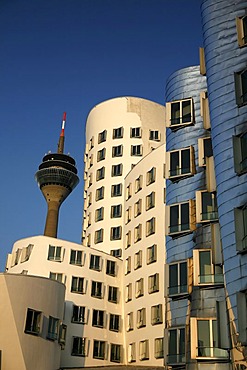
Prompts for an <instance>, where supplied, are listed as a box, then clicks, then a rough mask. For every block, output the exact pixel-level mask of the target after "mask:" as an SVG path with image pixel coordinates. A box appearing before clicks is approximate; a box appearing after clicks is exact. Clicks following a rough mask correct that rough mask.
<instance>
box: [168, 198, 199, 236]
mask: <svg viewBox="0 0 247 370" xmlns="http://www.w3.org/2000/svg"><path fill="white" fill-rule="evenodd" d="M167 218H168V219H167V222H166V224H167V231H166V234H167V235H170V236H174V237H176V236H179V235H183V234H186V233H190V232H192V231H193V230H194V229H195V226H196V223H195V204H194V201H193V200H189V201H187V202H184V203H178V204H173V205H170V206H168V210H167Z"/></svg>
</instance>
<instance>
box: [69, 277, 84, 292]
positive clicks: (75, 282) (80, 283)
mask: <svg viewBox="0 0 247 370" xmlns="http://www.w3.org/2000/svg"><path fill="white" fill-rule="evenodd" d="M71 292H72V293H80V294H84V293H85V290H84V278H83V277H77V276H72V281H71Z"/></svg>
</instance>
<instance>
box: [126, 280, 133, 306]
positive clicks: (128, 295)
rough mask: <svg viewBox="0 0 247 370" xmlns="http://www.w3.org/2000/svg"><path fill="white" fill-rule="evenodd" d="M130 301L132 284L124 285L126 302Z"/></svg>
mask: <svg viewBox="0 0 247 370" xmlns="http://www.w3.org/2000/svg"><path fill="white" fill-rule="evenodd" d="M131 300H132V283H129V284H128V285H126V302H129V301H131Z"/></svg>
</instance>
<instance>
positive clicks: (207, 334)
mask: <svg viewBox="0 0 247 370" xmlns="http://www.w3.org/2000/svg"><path fill="white" fill-rule="evenodd" d="M196 334H197V357H209V358H217V357H218V358H225V359H227V358H228V352H227V350H224V349H221V348H219V337H218V328H217V320H213V319H209V320H204V319H197V333H196Z"/></svg>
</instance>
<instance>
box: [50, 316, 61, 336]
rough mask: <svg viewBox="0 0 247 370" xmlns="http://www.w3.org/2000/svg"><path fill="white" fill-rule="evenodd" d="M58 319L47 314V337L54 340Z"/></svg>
mask: <svg viewBox="0 0 247 370" xmlns="http://www.w3.org/2000/svg"><path fill="white" fill-rule="evenodd" d="M58 328H59V320H58V319H56V318H55V317H52V316H49V323H48V333H47V338H48V339H50V340H56V339H57V338H58Z"/></svg>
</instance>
